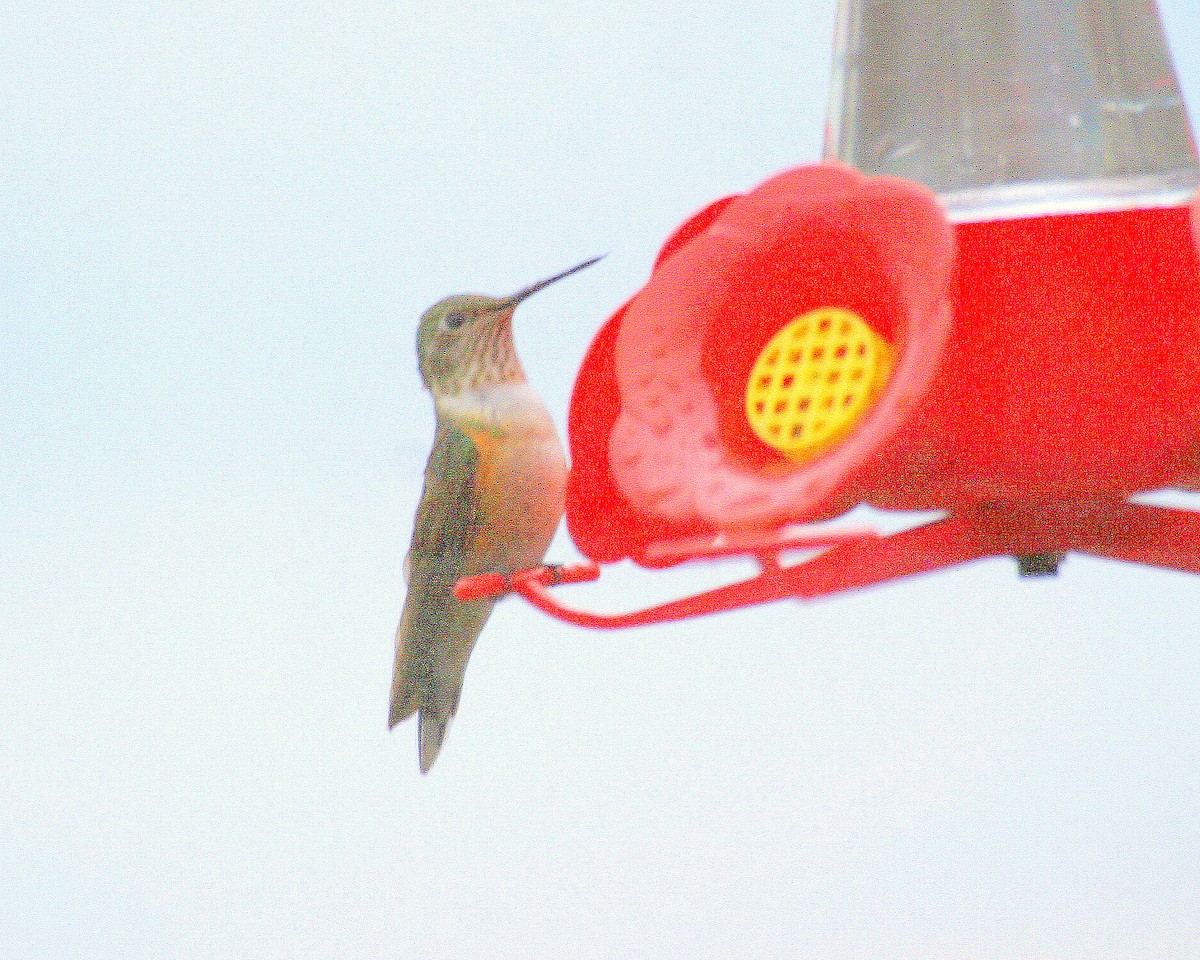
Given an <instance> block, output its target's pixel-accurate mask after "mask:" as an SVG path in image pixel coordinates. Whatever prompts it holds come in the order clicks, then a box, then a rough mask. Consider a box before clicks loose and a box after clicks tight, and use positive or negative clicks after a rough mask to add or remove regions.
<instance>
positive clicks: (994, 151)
mask: <svg viewBox="0 0 1200 960" xmlns="http://www.w3.org/2000/svg"><path fill="white" fill-rule="evenodd" d="M951 6H953V10H952V11H951V10H950V7H951ZM833 88H834V89H833V97H832V106H831V110H830V116H831V124H830V127H829V129H828V132H827V148H826V161H825V162H824V163H822V164H819V165H814V166H809V167H801V168H798V169H793V170H788V171H785V172H783V173H780V174H778V175H776V176H774V177H772V178H770V179H769V180H767V181H766V182H765V183H763V184H761V185H760V186H758V187H756V188H755V189H753V190H751V191H750V192H748V193H746V194H742V195H738V196H733V197H726V198H724V199H722V200H718V201H717V202H715V203H713V204H710V205H709V206H708V207H706V208H704V209H703V210H701V211H700V212H699V213H697V214H695V215H694V216H693V217H691V219H689V220H688V221H687V222H685V223H684V224H683V225H682V226H681V227H679V228H678V229H677V230H676V231H675V233H674V234H673V235H672V236H671V237H670V238H669V239H668V240H667V242H666V244H665V245H664V246H663V248H662V251H661V253H660V254H659V257H658V260H657V262H656V263H655V265H654V268H653V272H652V274H651V276H650V279H649V281H648V282H647V283H646V285H645V286H644V287H643V288H642V289H641V290H640V291H638V293H637V294H636V295H635V296H634V297H633V298H632V299H630V300H629V302H628V303H626V304H625V305H624V306H623V307H622V308H621V309H620V310H618V311H617V312H616V314H614V315H613V317H612V318H611V319H610V320H609V321H608V322H607V323H606V324H605V326H604V327H603V328H602V329H601V331H600V332H599V334H598V335H597V337H596V339H595V341H594V342H593V343H592V346H591V348H590V350H589V352H588V354H587V356H586V358H585V360H584V362H583V366H582V368H581V370H580V372H579V375H578V378H577V380H576V384H575V390H574V393H573V396H572V400H571V408H570V416H569V432H570V449H571V456H572V464H573V466H572V471H571V475H570V478H569V482H568V489H567V506H566V513H567V524H568V529H569V531H570V533H571V536H572V538H573V539H574V541H575V543H576V545H577V546H578V547H579V549H580V550H581V551H582V552H583V553H584V554H585V555H586V556H587V557H589V558H590V560H591V561H593V562H592V563H591V564H585V565H582V566H580V567H575V568H566V569H557V568H538V569H537V570H532V571H526V572H525V573H522V574H518V575H517V576H515V577H513V578H512V579H511V581H504V580H501V581H500V582H491V581H487V580H486V578H476V580H475V581H471V582H463V583H460V591H459V595H460V596H462V597H464V598H465V597H466V596H471V595H476V596H478V595H485V594H486V595H494V594H496V593H498V592H501V591H503V590H508V589H511V590H513V591H515V592H518V593H520V594H522V595H523V596H525V597H526V598H527V599H528V600H529V601H530V602H532V603H534V604H535V605H536V606H538V607H539V608H540V609H542V610H544V611H546V612H547V613H550V614H552V615H554V616H557V617H560V618H561V619H564V620H568V621H570V622H574V623H578V624H582V625H585V626H591V627H615V626H631V625H635V624H641V623H650V622H656V621H662V620H670V619H680V618H683V617H690V616H695V615H698V614H702V613H709V612H715V611H719V610H725V609H731V608H735V607H740V606H745V605H748V604H753V603H760V602H765V601H770V600H776V599H781V598H784V597H799V598H810V597H816V596H820V595H824V594H829V593H834V592H838V591H841V590H847V589H852V588H859V587H864V586H868V585H872V584H877V583H882V582H885V581H888V580H891V579H895V578H897V577H903V576H907V575H911V574H916V573H921V572H925V571H931V570H935V569H939V568H942V567H946V566H950V565H952V564H957V563H962V562H965V561H969V560H974V559H978V558H982V557H988V556H998V555H1011V556H1014V557H1017V558H1019V559H1020V561H1021V570H1022V572H1023V573H1027V574H1032V573H1051V572H1054V570H1055V569H1056V567H1057V561H1058V558H1059V557H1060V556H1061V555H1062V554H1063V553H1065V552H1069V551H1078V552H1082V553H1088V554H1093V555H1097V556H1104V557H1111V558H1116V559H1120V560H1127V561H1133V562H1139V563H1146V564H1154V565H1158V566H1163V567H1171V568H1175V569H1180V570H1188V571H1194V572H1200V515H1198V514H1195V513H1192V512H1189V511H1185V510H1174V509H1167V508H1161V507H1152V506H1147V505H1142V504H1138V503H1135V502H1132V501H1131V499H1130V498H1131V497H1133V496H1134V495H1136V494H1138V493H1142V492H1145V491H1150V490H1156V489H1160V488H1167V487H1183V488H1187V487H1195V486H1196V485H1197V484H1200V403H1197V397H1200V246H1198V243H1197V238H1198V237H1200V201H1198V200H1197V191H1198V189H1200V162H1198V160H1197V152H1196V145H1195V141H1194V139H1193V137H1192V133H1191V128H1190V126H1189V122H1188V118H1187V113H1186V109H1185V106H1184V103H1183V99H1182V96H1181V93H1180V90H1179V85H1178V82H1177V79H1176V76H1175V72H1174V69H1173V66H1172V63H1171V59H1170V54H1169V52H1168V48H1167V45H1166V41H1165V38H1164V33H1163V29H1162V23H1161V20H1160V19H1159V15H1158V11H1157V8H1156V6H1155V3H1154V0H1080V2H1078V3H1074V4H1071V5H1068V6H1064V5H1063V4H1061V3H1060V2H1058V0H1020V2H1018V0H990V2H987V3H980V4H968V5H963V4H953V5H951V4H950V2H949V0H842V3H841V6H840V10H839V23H838V32H837V40H836V48H835V75H834V84H833ZM860 504H866V505H869V506H872V507H877V508H882V509H887V510H921V511H927V510H937V511H941V518H940V519H936V520H934V521H932V522H928V523H926V524H924V525H922V526H918V527H915V528H912V529H908V530H906V531H904V532H902V533H896V534H892V535H887V536H884V535H880V534H876V533H873V532H870V531H861V530H845V529H839V528H837V527H836V525H835V526H834V527H833V529H832V530H831V529H830V527H829V525H828V524H825V523H821V525H820V526H813V524H815V523H818V522H823V521H829V520H832V519H835V518H838V517H840V516H842V515H843V514H845V513H847V512H848V511H849V510H851V509H852V508H854V507H856V506H858V505H860ZM796 549H804V550H807V551H812V552H813V554H814V555H812V556H811V557H810V558H809V559H806V560H803V561H802V562H799V563H794V564H790V565H785V564H784V562H783V560H782V557H781V554H782V553H783V552H784V551H791V550H796ZM729 555H747V556H751V557H754V558H756V559H757V560H758V561H759V563H760V565H761V573H760V574H759V575H757V576H755V577H752V578H751V579H749V580H745V581H742V582H739V583H735V584H732V585H730V586H727V587H723V588H720V589H717V590H713V591H709V592H706V593H702V594H699V595H697V596H693V597H688V598H685V599H682V600H678V601H674V602H672V603H667V604H665V605H663V606H660V607H655V608H652V609H650V610H644V611H639V612H635V613H630V614H620V615H607V614H590V613H583V612H580V611H578V610H574V609H571V608H568V607H566V606H564V605H562V604H560V603H559V602H558V601H557V599H556V598H554V597H553V596H551V593H550V591H549V590H548V587H549V586H550V585H551V584H552V583H553V582H556V581H561V580H578V579H593V578H594V577H595V576H596V575H597V573H598V567H597V566H596V565H597V564H606V563H612V562H616V561H619V560H624V559H632V560H633V561H634V562H635V563H637V564H639V565H641V566H643V567H662V566H668V565H671V564H675V563H680V562H683V561H687V560H693V559H699V558H711V557H718V556H729Z"/></svg>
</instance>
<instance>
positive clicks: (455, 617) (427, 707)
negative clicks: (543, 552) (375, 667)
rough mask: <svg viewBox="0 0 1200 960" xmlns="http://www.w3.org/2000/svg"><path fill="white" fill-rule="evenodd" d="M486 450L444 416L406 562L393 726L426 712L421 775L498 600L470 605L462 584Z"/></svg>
mask: <svg viewBox="0 0 1200 960" xmlns="http://www.w3.org/2000/svg"><path fill="white" fill-rule="evenodd" d="M479 467H480V451H479V448H478V447H477V446H476V445H475V442H474V441H473V440H472V439H471V438H470V437H468V436H467V435H466V434H465V433H463V432H462V431H461V430H459V429H458V428H457V427H455V426H454V425H453V424H450V423H447V422H445V421H444V420H443V419H442V418H440V417H439V419H438V427H437V434H436V436H435V438H434V444H433V451H432V452H431V453H430V455H429V462H428V464H426V467H425V489H424V490H423V492H422V494H421V503H420V505H419V506H418V507H417V519H416V525H415V528H414V530H413V540H412V546H411V547H410V548H409V552H408V559H407V562H406V567H407V575H408V595H407V596H406V597H405V600H404V611H403V613H401V615H400V625H399V627H398V628H397V630H396V663H395V670H394V673H393V679H392V699H391V710H390V713H389V717H388V726H389V727H394V726H395V725H396V724H397V723H399V722H400V721H401V720H404V719H406V718H407V717H409V716H411V715H412V714H413V713H414V712H415V711H420V719H419V725H420V726H419V733H418V740H419V742H420V762H421V772H422V773H425V772H427V771H428V770H429V768H430V766H432V765H433V761H434V760H435V759H436V758H437V754H438V751H439V750H440V749H441V745H442V740H443V738H444V737H445V733H446V728H447V727H448V726H449V723H450V718H451V717H453V716H454V712H455V710H457V709H458V697H459V693H460V691H461V690H462V682H463V676H464V674H465V672H466V668H467V659H468V657H469V656H470V654H471V648H472V647H473V646H474V644H475V641H476V639H477V638H478V637H479V633H480V631H482V630H483V625H484V623H486V622H487V618H488V616H489V615H490V614H491V612H492V607H493V606H494V601H472V602H470V603H462V602H460V601H459V600H457V599H455V597H454V585H455V583H457V582H458V580H459V578H460V577H462V576H463V575H464V570H465V567H466V564H467V558H468V551H469V549H470V547H471V545H472V544H474V543H475V541H476V540H477V538H478V536H479V532H480V528H481V526H482V525H483V522H484V516H483V512H482V510H481V508H480V503H479V499H478V495H477V486H478V485H477V480H478V476H479Z"/></svg>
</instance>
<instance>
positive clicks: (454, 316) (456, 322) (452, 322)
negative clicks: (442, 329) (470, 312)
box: [446, 310, 467, 330]
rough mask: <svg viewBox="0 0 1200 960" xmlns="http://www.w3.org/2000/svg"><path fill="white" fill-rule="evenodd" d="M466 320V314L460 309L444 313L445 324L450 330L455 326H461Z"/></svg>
mask: <svg viewBox="0 0 1200 960" xmlns="http://www.w3.org/2000/svg"><path fill="white" fill-rule="evenodd" d="M466 322H467V315H466V314H465V313H463V312H462V311H461V310H455V311H453V312H451V313H448V314H446V326H448V327H449V328H450V329H451V330H454V329H455V328H457V327H461V326H462V325H463V324H464V323H466Z"/></svg>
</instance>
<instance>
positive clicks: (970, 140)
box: [825, 0, 1200, 222]
mask: <svg viewBox="0 0 1200 960" xmlns="http://www.w3.org/2000/svg"><path fill="white" fill-rule="evenodd" d="M825 153H826V157H827V158H830V159H837V160H840V161H842V162H843V163H847V164H849V165H851V166H853V167H857V168H858V169H859V170H862V171H864V172H865V173H870V174H892V175H895V176H901V177H905V178H907V179H910V180H915V181H918V182H920V183H923V184H925V185H926V186H928V187H930V188H931V189H932V190H934V191H935V192H936V193H937V194H938V195H939V197H940V199H941V201H942V203H943V204H944V205H945V207H946V208H947V210H948V211H949V213H950V217H951V219H952V220H956V221H959V222H963V221H973V220H995V219H1008V218H1014V217H1023V216H1036V215H1042V214H1053V213H1067V212H1085V211H1099V210H1120V209H1135V208H1149V207H1165V206H1175V205H1178V204H1180V203H1183V202H1186V201H1187V200H1189V199H1191V198H1192V197H1193V196H1194V195H1195V194H1196V192H1197V189H1198V188H1200V162H1198V161H1197V154H1196V143H1195V140H1194V138H1193V135H1192V130H1191V126H1190V124H1189V122H1188V116H1187V108H1186V105H1185V104H1184V102H1183V97H1182V95H1181V93H1180V90H1179V83H1178V80H1177V78H1176V76H1175V69H1174V66H1173V64H1172V62H1171V54H1170V51H1169V49H1168V47H1167V44H1166V39H1165V36H1164V33H1163V27H1162V20H1161V19H1160V17H1159V14H1158V8H1157V6H1156V4H1155V2H1154V0H841V4H840V9H839V14H838V30H837V38H836V41H835V50H834V82H833V91H832V99H831V104H830V111H829V126H828V130H827V141H826V150H825Z"/></svg>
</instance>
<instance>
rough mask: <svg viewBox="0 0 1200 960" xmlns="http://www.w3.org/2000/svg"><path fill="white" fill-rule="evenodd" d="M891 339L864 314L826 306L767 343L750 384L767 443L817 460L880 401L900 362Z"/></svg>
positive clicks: (755, 425) (756, 425)
mask: <svg viewBox="0 0 1200 960" xmlns="http://www.w3.org/2000/svg"><path fill="white" fill-rule="evenodd" d="M894 353H895V351H894V350H893V349H892V346H891V344H889V343H888V342H887V341H886V340H884V339H883V338H882V337H881V336H879V334H877V333H876V332H875V331H874V330H872V329H871V328H870V327H869V326H868V325H867V323H866V322H865V321H864V320H863V318H862V317H860V316H859V315H858V314H856V313H853V312H851V311H850V310H845V309H842V308H841V307H819V308H818V309H816V310H812V311H810V312H809V313H806V314H804V315H803V316H800V317H797V318H796V319H795V320H792V321H791V322H790V323H788V324H787V325H786V326H785V327H784V328H783V329H782V330H780V331H779V332H778V333H777V334H775V336H774V337H772V338H771V341H770V343H768V344H767V345H766V346H765V347H763V350H762V353H760V354H759V355H758V359H757V360H756V361H755V363H754V369H753V370H751V371H750V380H749V382H748V383H747V384H746V417H747V419H748V420H749V421H750V426H751V428H752V429H753V430H754V433H755V434H756V435H757V436H758V438H759V439H760V440H762V442H763V443H765V444H767V445H768V446H770V447H774V448H775V449H776V450H778V451H779V452H780V453H782V454H783V455H784V456H785V457H787V458H788V459H790V460H797V461H804V460H811V459H813V458H815V457H817V456H819V455H820V454H822V453H824V452H825V451H826V450H828V449H829V448H830V447H832V446H834V445H836V444H837V443H838V442H839V441H840V440H842V439H843V438H844V437H845V436H846V435H847V434H849V433H850V431H851V430H853V429H854V427H855V425H856V424H857V423H858V422H859V421H860V420H862V418H863V417H865V416H866V415H867V413H868V412H869V411H870V410H871V408H872V407H873V406H874V405H875V401H876V400H878V399H879V395H880V394H881V393H882V392H883V388H884V386H885V385H886V384H887V381H888V377H889V376H891V373H892V367H893V365H894V363H895V357H894Z"/></svg>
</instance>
